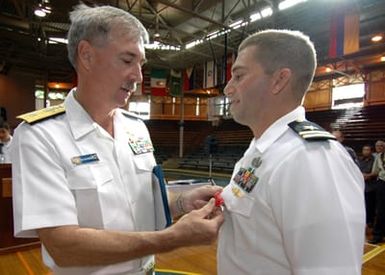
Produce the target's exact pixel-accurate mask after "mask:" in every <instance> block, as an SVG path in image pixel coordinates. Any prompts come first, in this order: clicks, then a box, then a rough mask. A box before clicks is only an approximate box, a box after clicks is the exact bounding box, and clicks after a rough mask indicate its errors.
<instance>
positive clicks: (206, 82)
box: [203, 60, 217, 88]
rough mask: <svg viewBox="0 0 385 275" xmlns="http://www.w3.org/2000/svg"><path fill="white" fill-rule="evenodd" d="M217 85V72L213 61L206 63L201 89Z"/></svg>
mask: <svg viewBox="0 0 385 275" xmlns="http://www.w3.org/2000/svg"><path fill="white" fill-rule="evenodd" d="M216 85H217V70H216V66H215V61H214V60H212V61H207V62H206V63H205V66H204V74H203V88H212V87H214V86H216Z"/></svg>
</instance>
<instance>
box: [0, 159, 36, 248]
mask: <svg viewBox="0 0 385 275" xmlns="http://www.w3.org/2000/svg"><path fill="white" fill-rule="evenodd" d="M37 246H40V243H39V240H38V239H32V238H15V237H13V211H12V166H11V164H0V254H3V253H9V252H13V251H18V250H22V249H26V248H30V247H37Z"/></svg>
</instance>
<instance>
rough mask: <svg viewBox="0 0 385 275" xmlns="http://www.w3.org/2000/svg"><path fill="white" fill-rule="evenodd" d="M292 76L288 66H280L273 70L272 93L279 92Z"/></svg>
mask: <svg viewBox="0 0 385 275" xmlns="http://www.w3.org/2000/svg"><path fill="white" fill-rule="evenodd" d="M291 78H292V72H291V70H290V69H289V68H282V69H279V70H277V71H276V72H274V74H273V79H274V83H273V90H272V93H273V94H274V95H277V94H279V93H280V92H281V91H283V90H284V89H285V88H286V87H287V86H288V85H289V84H290V81H291Z"/></svg>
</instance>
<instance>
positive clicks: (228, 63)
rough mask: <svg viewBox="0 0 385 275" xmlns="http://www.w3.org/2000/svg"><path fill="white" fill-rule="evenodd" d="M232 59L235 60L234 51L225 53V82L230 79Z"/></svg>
mask: <svg viewBox="0 0 385 275" xmlns="http://www.w3.org/2000/svg"><path fill="white" fill-rule="evenodd" d="M234 60H235V54H234V53H231V54H228V55H227V58H226V82H228V81H230V79H231V67H232V66H233V64H234ZM225 84H226V83H225Z"/></svg>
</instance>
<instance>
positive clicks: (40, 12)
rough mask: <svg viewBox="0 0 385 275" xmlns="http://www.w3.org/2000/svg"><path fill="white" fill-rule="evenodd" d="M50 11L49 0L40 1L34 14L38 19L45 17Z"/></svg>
mask: <svg viewBox="0 0 385 275" xmlns="http://www.w3.org/2000/svg"><path fill="white" fill-rule="evenodd" d="M51 11H52V10H51V6H50V4H49V0H42V1H41V3H39V4H38V5H37V7H36V9H35V11H34V14H35V15H36V16H38V17H45V16H46V15H47V14H50V13H51Z"/></svg>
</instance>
